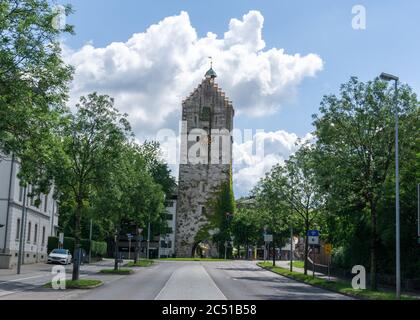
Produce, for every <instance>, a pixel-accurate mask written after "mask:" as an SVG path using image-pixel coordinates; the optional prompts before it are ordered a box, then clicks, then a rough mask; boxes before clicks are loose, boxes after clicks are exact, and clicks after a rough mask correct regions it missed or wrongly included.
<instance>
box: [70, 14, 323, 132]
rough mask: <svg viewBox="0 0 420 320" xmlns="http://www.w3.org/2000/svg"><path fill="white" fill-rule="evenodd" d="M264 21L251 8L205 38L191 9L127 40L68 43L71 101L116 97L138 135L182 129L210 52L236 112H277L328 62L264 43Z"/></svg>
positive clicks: (259, 114)
mask: <svg viewBox="0 0 420 320" xmlns="http://www.w3.org/2000/svg"><path fill="white" fill-rule="evenodd" d="M263 23H264V18H263V16H262V15H261V13H260V12H258V11H250V12H249V13H247V14H246V15H244V16H243V17H242V20H238V19H232V20H231V21H230V24H229V29H228V31H227V32H226V33H225V34H224V36H223V38H218V36H217V35H216V34H214V33H211V32H209V33H208V34H207V35H206V36H205V37H202V38H200V37H198V35H197V32H196V31H195V29H194V28H193V26H192V25H191V22H190V19H189V16H188V13H186V12H181V13H180V14H179V15H176V16H171V17H167V18H164V19H163V20H162V21H160V22H159V23H158V24H155V25H152V26H150V27H149V28H148V29H147V30H146V31H145V32H142V33H136V34H134V35H133V36H132V37H131V38H130V39H128V40H127V41H126V42H113V43H111V44H109V45H108V46H106V47H104V48H97V47H94V46H93V45H92V44H86V45H85V46H83V47H82V48H80V49H79V50H72V49H71V48H65V50H64V52H65V59H66V61H67V62H68V63H70V64H72V65H73V66H74V67H75V68H76V72H75V78H74V81H73V84H72V87H71V104H72V105H73V104H74V103H75V102H76V101H77V100H78V98H79V96H81V95H85V94H87V93H89V92H92V91H98V92H99V93H102V94H109V95H111V96H113V97H114V98H115V100H116V106H117V107H118V108H120V110H121V111H122V112H126V113H128V114H129V116H130V122H131V123H132V125H133V128H134V131H135V133H136V134H137V136H138V137H139V139H142V136H145V135H153V133H155V132H156V131H157V130H158V129H160V128H162V127H167V128H172V129H176V128H177V126H178V120H179V117H180V111H181V101H182V99H183V98H185V97H186V96H187V95H188V93H189V92H191V91H192V90H193V89H194V88H195V87H196V86H197V84H198V83H199V82H200V81H201V79H202V78H203V75H204V73H205V72H206V70H207V69H208V59H207V57H208V56H213V58H214V63H215V70H216V72H217V73H218V75H219V78H218V82H219V84H220V85H221V87H222V88H223V90H224V91H225V92H226V93H227V95H228V97H229V98H230V99H231V100H232V101H233V103H234V106H235V109H236V111H237V113H236V114H237V115H241V114H245V115H247V116H265V115H269V114H272V113H274V112H276V111H277V110H278V109H279V107H280V106H281V105H282V104H283V103H284V102H285V101H288V100H290V99H293V97H294V95H295V92H296V90H297V87H298V85H299V84H300V82H301V81H302V80H303V79H304V78H305V77H309V76H315V74H316V73H317V72H318V71H320V70H322V68H323V61H322V59H321V58H320V57H319V56H317V55H316V54H308V55H305V56H301V55H300V54H295V55H289V54H286V53H285V51H284V49H276V48H271V49H265V48H266V44H265V42H264V40H263V38H262V29H263Z"/></svg>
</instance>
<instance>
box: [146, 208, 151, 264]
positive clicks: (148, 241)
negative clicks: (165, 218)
mask: <svg viewBox="0 0 420 320" xmlns="http://www.w3.org/2000/svg"><path fill="white" fill-rule="evenodd" d="M149 250H150V212H149V221H148V224H147V253H146V259H147V260H149Z"/></svg>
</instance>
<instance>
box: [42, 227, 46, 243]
mask: <svg viewBox="0 0 420 320" xmlns="http://www.w3.org/2000/svg"><path fill="white" fill-rule="evenodd" d="M44 244H45V226H44V227H42V245H44Z"/></svg>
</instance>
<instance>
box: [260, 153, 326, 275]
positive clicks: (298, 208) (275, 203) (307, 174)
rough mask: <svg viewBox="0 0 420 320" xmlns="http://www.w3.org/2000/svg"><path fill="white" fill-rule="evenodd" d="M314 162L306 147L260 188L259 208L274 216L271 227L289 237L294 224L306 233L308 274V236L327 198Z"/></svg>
mask: <svg viewBox="0 0 420 320" xmlns="http://www.w3.org/2000/svg"><path fill="white" fill-rule="evenodd" d="M314 161H315V160H314V158H313V151H312V149H311V148H310V147H309V146H304V147H302V148H301V149H300V150H299V151H297V152H296V154H295V155H293V156H291V157H290V159H289V160H287V161H286V162H285V163H284V164H279V165H276V166H275V167H274V168H273V169H272V170H271V171H270V172H269V173H268V174H267V175H266V177H265V178H264V179H263V180H261V182H260V184H259V186H258V187H257V189H256V190H257V199H260V200H259V207H260V208H262V209H263V210H265V211H267V212H269V216H270V217H271V228H274V230H275V231H277V232H283V233H284V234H286V230H288V228H289V226H290V225H294V226H296V227H297V229H302V230H303V231H304V233H305V268H304V269H305V274H307V269H308V263H307V262H308V253H309V245H308V236H307V233H308V231H309V230H310V228H311V227H313V226H314V224H315V222H316V219H317V218H319V214H320V213H321V212H322V207H323V197H322V195H321V194H320V192H319V190H318V188H317V184H316V180H315V171H314V169H313V167H314ZM274 263H275V261H274Z"/></svg>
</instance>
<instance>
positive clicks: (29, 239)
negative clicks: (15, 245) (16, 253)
mask: <svg viewBox="0 0 420 320" xmlns="http://www.w3.org/2000/svg"><path fill="white" fill-rule="evenodd" d="M31 229H32V224H31V222H28V237H27V238H26V239H27V240H26V241H27V242H30V241H31Z"/></svg>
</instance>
